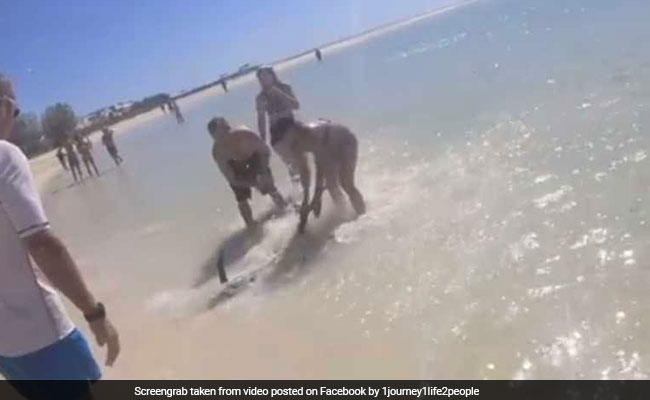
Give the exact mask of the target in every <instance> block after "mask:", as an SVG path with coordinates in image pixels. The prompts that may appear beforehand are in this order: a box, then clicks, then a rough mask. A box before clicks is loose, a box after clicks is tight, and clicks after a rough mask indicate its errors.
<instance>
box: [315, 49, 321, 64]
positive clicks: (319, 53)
mask: <svg viewBox="0 0 650 400" xmlns="http://www.w3.org/2000/svg"><path fill="white" fill-rule="evenodd" d="M314 54H315V55H316V59H317V60H318V61H323V54H322V53H321V52H320V49H316V50H314Z"/></svg>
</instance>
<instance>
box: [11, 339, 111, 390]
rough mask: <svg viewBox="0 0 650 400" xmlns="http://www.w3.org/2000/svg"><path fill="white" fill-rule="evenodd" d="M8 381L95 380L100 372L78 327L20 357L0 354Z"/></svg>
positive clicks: (100, 374)
mask: <svg viewBox="0 0 650 400" xmlns="http://www.w3.org/2000/svg"><path fill="white" fill-rule="evenodd" d="M0 374H2V375H4V377H5V378H7V379H8V380H10V381H11V380H16V381H17V380H79V381H96V380H99V378H101V376H102V373H101V370H100V369H99V366H98V365H97V363H96V362H95V359H94V358H93V354H92V352H91V351H90V347H89V346H88V342H87V341H86V338H84V336H83V335H82V334H81V332H79V331H78V330H77V329H75V330H73V331H72V332H70V334H69V335H68V336H66V337H64V338H63V339H61V340H59V341H58V342H56V343H54V344H52V345H50V346H47V347H45V348H43V349H40V350H37V351H35V352H33V353H29V354H26V355H24V356H20V357H2V356H0Z"/></svg>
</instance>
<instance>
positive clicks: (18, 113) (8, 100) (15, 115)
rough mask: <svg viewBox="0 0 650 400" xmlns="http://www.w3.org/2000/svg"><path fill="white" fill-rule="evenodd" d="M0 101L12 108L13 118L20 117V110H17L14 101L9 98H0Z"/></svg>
mask: <svg viewBox="0 0 650 400" xmlns="http://www.w3.org/2000/svg"><path fill="white" fill-rule="evenodd" d="M0 100H4V101H7V102H9V104H11V105H12V106H13V108H14V118H18V116H19V115H20V108H18V104H17V103H16V100H14V99H12V98H11V97H9V96H0Z"/></svg>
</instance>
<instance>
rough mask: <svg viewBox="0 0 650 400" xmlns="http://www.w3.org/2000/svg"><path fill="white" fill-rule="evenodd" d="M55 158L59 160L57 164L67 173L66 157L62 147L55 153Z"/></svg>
mask: <svg viewBox="0 0 650 400" xmlns="http://www.w3.org/2000/svg"><path fill="white" fill-rule="evenodd" d="M56 158H58V159H59V162H60V163H61V166H62V167H63V169H64V170H66V171H67V170H68V163H67V162H66V155H65V152H64V151H63V147H59V149H58V150H57V151H56Z"/></svg>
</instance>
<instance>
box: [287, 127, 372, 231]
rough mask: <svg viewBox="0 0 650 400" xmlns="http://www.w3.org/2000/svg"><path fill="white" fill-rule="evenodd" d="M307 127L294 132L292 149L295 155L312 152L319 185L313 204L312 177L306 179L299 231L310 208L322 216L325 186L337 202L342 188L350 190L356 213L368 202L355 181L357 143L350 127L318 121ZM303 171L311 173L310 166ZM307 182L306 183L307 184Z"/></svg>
mask: <svg viewBox="0 0 650 400" xmlns="http://www.w3.org/2000/svg"><path fill="white" fill-rule="evenodd" d="M308 128H309V129H307V130H303V131H302V132H300V133H298V132H296V133H291V136H290V138H288V139H289V140H290V143H291V148H292V151H293V152H294V153H295V156H296V157H300V156H302V157H304V155H305V153H312V154H313V155H314V161H315V163H316V185H315V186H316V187H315V189H314V196H313V198H312V201H311V204H310V203H309V184H308V182H309V179H305V178H302V177H301V182H303V196H304V197H303V203H302V207H301V210H300V224H299V225H298V231H299V232H301V233H302V232H304V230H305V225H306V224H307V218H308V217H309V213H310V212H311V211H313V212H314V215H315V216H316V217H319V216H320V211H321V200H322V196H323V192H324V191H325V189H327V191H328V192H329V194H330V196H331V197H332V200H334V202H335V203H336V204H338V205H340V204H342V202H343V195H342V193H341V188H343V191H344V192H345V193H346V194H347V196H348V198H349V199H350V202H351V203H352V207H353V208H354V210H355V211H356V212H357V215H361V214H364V213H365V212H366V204H365V201H364V200H363V196H362V195H361V192H359V189H357V187H356V185H355V183H354V172H355V169H356V166H357V155H358V143H357V138H356V137H355V136H354V134H353V133H352V132H350V130H349V129H348V128H347V127H345V126H343V125H340V124H336V123H333V122H328V121H319V122H317V123H313V124H310V125H308ZM300 172H301V174H310V171H309V169H306V170H305V169H303V168H301V169H300ZM305 183H307V184H305Z"/></svg>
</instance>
